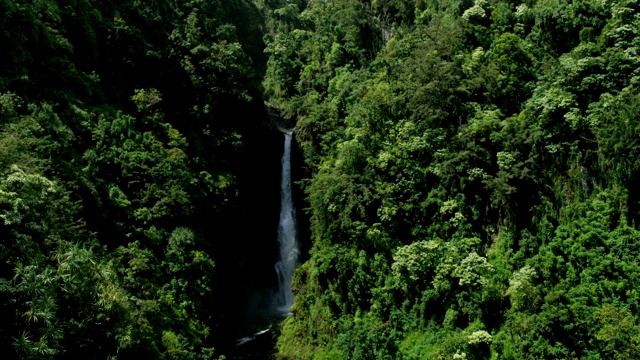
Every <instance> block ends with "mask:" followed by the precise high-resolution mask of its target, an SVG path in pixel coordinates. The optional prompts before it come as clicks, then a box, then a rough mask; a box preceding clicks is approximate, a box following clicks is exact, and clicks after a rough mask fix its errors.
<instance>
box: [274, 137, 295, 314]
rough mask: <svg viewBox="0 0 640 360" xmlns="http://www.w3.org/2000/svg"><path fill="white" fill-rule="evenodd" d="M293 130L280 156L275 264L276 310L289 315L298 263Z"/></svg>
mask: <svg viewBox="0 0 640 360" xmlns="http://www.w3.org/2000/svg"><path fill="white" fill-rule="evenodd" d="M292 138H293V130H291V131H287V132H285V134H284V154H283V155H282V179H281V182H280V198H281V201H280V224H279V226H278V244H279V245H280V258H279V259H278V263H277V264H276V273H277V274H278V287H279V288H278V295H277V298H276V299H275V300H276V306H277V310H279V311H280V312H283V313H286V314H288V313H289V310H290V309H291V305H293V292H292V291H291V278H292V277H293V270H294V269H295V267H296V265H297V262H298V255H299V253H300V252H299V250H298V240H297V234H296V214H295V208H294V206H293V199H292V197H291V140H292Z"/></svg>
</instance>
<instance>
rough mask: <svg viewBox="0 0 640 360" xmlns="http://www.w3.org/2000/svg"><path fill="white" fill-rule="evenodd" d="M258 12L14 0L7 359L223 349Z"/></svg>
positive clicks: (4, 31)
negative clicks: (225, 265) (222, 317)
mask: <svg viewBox="0 0 640 360" xmlns="http://www.w3.org/2000/svg"><path fill="white" fill-rule="evenodd" d="M247 18H248V19H249V20H251V21H247ZM261 24H262V23H261V19H260V16H259V12H258V9H257V8H256V7H255V5H254V4H253V3H252V2H250V1H243V0H236V1H230V0H207V1H203V0H195V1H181V0H178V1H164V0H161V1H151V2H144V1H137V0H131V1H123V2H119V3H118V4H116V3H114V2H111V1H94V0H77V1H76V0H61V1H55V0H35V1H14V0H0V49H2V56H0V219H1V220H0V224H1V225H0V232H1V235H0V236H1V240H0V260H1V261H0V307H1V308H2V315H1V316H0V346H1V347H2V349H3V350H2V351H3V355H2V356H3V358H6V359H106V358H109V359H116V358H117V359H133V358H138V359H140V358H144V359H212V358H214V349H213V346H214V344H216V336H217V335H218V334H217V327H218V325H219V324H218V317H219V316H217V315H216V314H218V313H217V312H216V311H217V310H216V306H217V305H220V304H221V303H224V301H225V300H224V299H222V298H223V296H221V295H219V294H218V293H216V291H222V290H224V289H223V284H221V283H217V282H216V275H215V273H216V272H217V271H218V267H219V266H218V261H217V260H216V259H218V258H220V257H226V258H229V257H230V256H229V254H225V253H219V252H220V250H221V249H223V250H224V248H223V245H221V242H222V241H221V240H219V239H220V238H222V234H223V232H222V231H220V229H216V228H215V225H216V224H220V223H224V222H226V221H228V219H229V217H231V216H233V214H235V213H236V212H238V211H240V210H238V207H239V206H242V205H238V204H239V203H243V202H244V201H245V200H243V199H244V198H243V196H242V194H240V191H241V190H242V189H241V186H240V185H239V183H240V182H241V181H242V179H238V169H237V168H238V165H237V164H236V163H237V162H238V161H241V160H242V159H244V157H245V156H246V155H244V154H245V153H246V151H245V149H246V146H245V142H244V141H245V140H244V136H245V135H246V134H248V133H251V132H252V131H254V130H256V131H257V130H259V129H260V128H263V129H266V125H267V122H266V121H265V120H266V116H263V117H262V119H260V118H255V117H252V115H253V114H254V113H255V109H254V108H255V107H256V104H258V108H260V107H261V106H262V105H261V101H260V90H259V82H256V81H255V78H256V71H258V75H259V72H260V71H263V70H261V68H260V66H258V65H259V61H256V64H258V65H256V66H254V65H253V64H252V62H253V60H255V59H257V60H260V59H262V58H263V57H264V56H263V55H262V49H261V48H260V44H261V43H262V41H261V36H262V35H261V28H260V27H261V26H262V25H261ZM252 56H253V57H254V58H255V59H252ZM256 95H257V96H256ZM238 109H240V110H238ZM252 109H253V110H252ZM276 181H277V179H276ZM240 236H241V235H238V237H240ZM216 239H218V240H216ZM236 241H240V240H237V239H236ZM231 258H233V257H231ZM214 261H215V262H216V266H215V271H214ZM215 356H216V357H217V356H218V353H217V352H216V354H215Z"/></svg>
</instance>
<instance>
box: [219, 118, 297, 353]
mask: <svg viewBox="0 0 640 360" xmlns="http://www.w3.org/2000/svg"><path fill="white" fill-rule="evenodd" d="M281 131H282V132H283V133H284V138H285V139H284V153H283V155H282V161H281V164H282V176H281V182H280V220H279V223H278V247H279V256H278V262H277V263H276V265H275V273H276V275H277V280H278V287H277V289H270V290H267V291H266V292H261V293H256V296H255V298H254V299H253V301H254V306H252V308H253V309H254V313H253V314H252V315H251V319H252V321H249V322H247V324H246V325H245V327H246V332H245V334H250V335H247V336H243V337H241V338H238V339H237V340H236V342H235V349H234V351H233V353H232V354H229V357H228V358H229V359H254V360H267V359H270V358H271V356H270V355H271V352H272V351H273V346H274V344H275V339H276V338H277V332H278V331H279V330H278V326H279V324H280V323H281V322H282V321H283V320H284V319H285V318H286V317H287V316H289V315H290V311H291V306H292V305H293V291H292V290H291V279H292V277H293V271H294V270H295V267H296V266H297V265H298V256H299V254H300V250H299V245H298V239H297V225H296V214H295V207H294V205H293V199H292V189H291V142H292V138H293V130H292V129H291V130H283V129H281Z"/></svg>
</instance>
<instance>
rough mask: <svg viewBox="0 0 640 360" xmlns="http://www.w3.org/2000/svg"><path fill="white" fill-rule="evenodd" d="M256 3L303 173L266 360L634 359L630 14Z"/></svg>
mask: <svg viewBox="0 0 640 360" xmlns="http://www.w3.org/2000/svg"><path fill="white" fill-rule="evenodd" d="M265 3H266V5H265V6H266V7H267V8H268V20H269V21H268V26H269V32H270V36H269V37H268V44H267V49H266V52H267V53H268V54H269V60H268V67H267V70H266V75H265V80H264V86H265V93H266V96H267V101H268V103H269V105H270V106H271V107H273V108H275V109H277V110H278V111H280V112H281V114H282V115H283V116H284V117H288V118H290V119H294V120H295V121H297V130H296V136H297V138H298V141H299V142H300V143H301V146H302V148H303V150H304V152H305V159H306V162H307V167H308V169H309V171H310V172H311V174H312V175H311V177H310V179H308V180H306V181H304V182H302V185H303V186H304V188H305V191H306V194H307V200H308V203H309V208H308V214H309V216H310V218H311V224H312V243H313V245H312V250H311V254H310V259H309V260H308V261H307V262H305V263H304V264H303V265H302V266H301V267H300V268H299V270H298V271H297V274H296V279H295V280H294V286H295V289H294V291H295V293H296V300H295V305H294V308H293V316H292V317H290V318H289V319H287V321H286V322H285V323H284V325H283V329H282V335H281V337H280V339H279V343H278V350H279V354H280V357H282V358H288V359H352V360H358V359H489V358H490V359H632V358H638V357H640V319H639V318H638V314H639V313H640V309H639V306H640V293H638V290H637V289H638V286H640V266H639V264H640V252H639V250H640V248H639V246H640V242H639V241H640V231H639V229H640V208H639V207H638V206H639V201H640V193H639V192H638V187H637V186H638V185H637V184H638V180H640V166H639V165H638V158H640V156H639V155H640V147H639V146H638V141H639V140H638V135H639V129H640V118H639V116H638V114H639V112H640V88H639V85H640V83H639V80H640V73H639V69H640V66H639V65H640V54H638V51H637V49H638V45H639V41H640V37H638V29H639V26H640V3H638V2H637V1H635V0H608V1H600V0H530V1H525V2H522V3H521V2H512V1H508V0H476V1H475V3H474V2H472V1H469V0H443V1H429V0H411V1H409V0H371V1H361V0H310V1H308V2H307V1H295V0H280V1H270V2H267V1H265Z"/></svg>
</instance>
